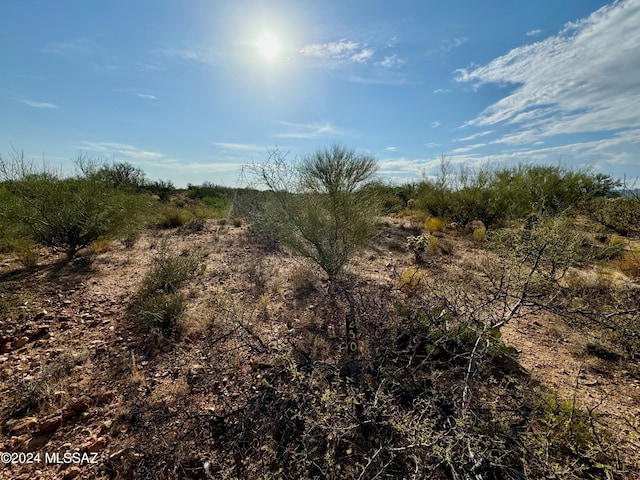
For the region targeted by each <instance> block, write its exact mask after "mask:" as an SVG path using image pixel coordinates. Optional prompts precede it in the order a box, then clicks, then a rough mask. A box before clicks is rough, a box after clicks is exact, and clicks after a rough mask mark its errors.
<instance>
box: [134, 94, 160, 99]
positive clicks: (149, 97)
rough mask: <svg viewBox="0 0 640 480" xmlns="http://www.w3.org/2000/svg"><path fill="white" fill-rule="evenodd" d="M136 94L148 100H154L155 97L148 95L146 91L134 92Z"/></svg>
mask: <svg viewBox="0 0 640 480" xmlns="http://www.w3.org/2000/svg"><path fill="white" fill-rule="evenodd" d="M136 96H138V97H140V98H147V99H149V100H155V99H156V98H157V97H156V96H155V95H149V94H148V93H136Z"/></svg>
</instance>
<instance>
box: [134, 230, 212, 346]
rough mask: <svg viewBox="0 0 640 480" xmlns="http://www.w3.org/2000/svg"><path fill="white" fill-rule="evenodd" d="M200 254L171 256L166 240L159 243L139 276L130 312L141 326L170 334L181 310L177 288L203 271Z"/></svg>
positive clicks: (181, 303)
mask: <svg viewBox="0 0 640 480" xmlns="http://www.w3.org/2000/svg"><path fill="white" fill-rule="evenodd" d="M203 267H204V265H201V264H200V257H199V256H198V255H196V254H190V253H188V252H185V253H184V254H182V255H175V254H174V253H172V252H171V251H170V249H169V246H168V245H167V243H166V242H164V241H163V242H162V243H160V245H159V247H158V251H157V253H156V255H154V256H153V258H152V266H151V268H150V269H149V271H148V272H147V274H146V275H145V276H144V278H143V279H142V283H141V285H140V287H139V289H138V298H137V299H136V300H135V301H134V303H133V305H132V306H131V313H132V314H133V315H134V317H135V318H136V319H137V321H138V323H139V324H140V326H142V328H144V329H147V330H154V331H158V332H160V333H161V334H163V335H164V336H170V335H171V334H172V333H173V332H175V330H176V322H177V321H178V319H179V318H180V316H181V315H182V313H183V312H184V309H185V301H184V298H183V296H182V295H181V294H180V292H179V290H180V288H182V287H183V286H184V285H185V284H186V283H187V282H189V281H190V280H192V279H193V278H194V277H195V276H196V275H198V274H201V273H202V272H203V271H204V268H203Z"/></svg>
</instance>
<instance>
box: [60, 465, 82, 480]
mask: <svg viewBox="0 0 640 480" xmlns="http://www.w3.org/2000/svg"><path fill="white" fill-rule="evenodd" d="M78 475H80V467H78V466H75V465H74V466H73V467H69V468H67V469H66V470H65V472H64V474H63V475H62V478H63V479H64V480H71V479H72V478H76V477H77V476H78Z"/></svg>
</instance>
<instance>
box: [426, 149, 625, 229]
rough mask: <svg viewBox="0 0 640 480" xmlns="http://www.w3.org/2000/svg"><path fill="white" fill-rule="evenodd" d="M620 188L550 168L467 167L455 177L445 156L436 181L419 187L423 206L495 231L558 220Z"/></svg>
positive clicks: (604, 180) (597, 178)
mask: <svg viewBox="0 0 640 480" xmlns="http://www.w3.org/2000/svg"><path fill="white" fill-rule="evenodd" d="M618 185H619V184H618V183H617V182H615V181H613V180H612V179H611V178H610V177H608V176H606V175H602V174H592V173H590V172H589V171H588V170H579V171H572V170H569V169H566V168H564V167H561V166H548V165H518V166H517V167H513V168H497V167H492V166H490V165H484V166H481V167H479V168H477V169H472V168H470V167H467V166H462V167H460V169H459V170H458V172H455V173H454V172H453V169H452V168H451V161H450V159H448V158H447V157H443V158H442V160H441V168H440V173H439V175H438V176H437V177H436V179H434V180H424V181H423V182H422V183H421V184H420V185H419V186H418V206H419V207H420V208H422V209H424V210H426V211H428V212H430V213H431V214H432V215H435V216H438V217H441V218H446V219H449V220H452V221H454V222H456V223H459V224H460V225H463V226H464V225H466V224H467V223H469V222H470V221H471V220H475V219H477V220H482V222H484V223H485V225H487V226H491V225H496V224H501V223H503V222H504V220H508V219H517V218H522V217H524V216H525V215H527V214H529V213H531V212H537V213H538V214H542V215H547V216H552V215H558V214H560V213H563V212H565V213H566V212H568V211H570V210H576V209H578V208H579V207H581V206H582V205H584V204H586V203H587V202H588V201H590V200H592V199H597V198H603V197H608V196H611V195H613V194H614V188H615V187H616V186H618Z"/></svg>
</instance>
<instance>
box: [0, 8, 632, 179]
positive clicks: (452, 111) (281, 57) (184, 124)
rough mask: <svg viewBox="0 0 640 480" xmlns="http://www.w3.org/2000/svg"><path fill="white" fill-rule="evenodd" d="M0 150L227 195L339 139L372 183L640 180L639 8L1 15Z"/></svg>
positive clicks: (33, 11)
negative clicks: (280, 156)
mask: <svg viewBox="0 0 640 480" xmlns="http://www.w3.org/2000/svg"><path fill="white" fill-rule="evenodd" d="M0 60H1V61H2V74H0V154H1V155H2V156H3V158H10V157H11V156H12V155H13V154H14V152H16V151H24V153H25V155H26V156H27V158H31V159H35V160H37V161H38V162H40V161H41V160H42V159H45V160H46V161H48V162H49V163H50V164H51V165H54V166H62V167H63V168H64V169H67V170H69V171H71V169H72V165H73V160H74V159H75V158H76V157H78V156H79V155H87V156H89V157H95V158H101V159H105V160H108V161H121V162H129V163H132V164H133V165H135V166H136V167H139V168H142V169H143V170H144V171H145V172H147V174H148V176H149V177H150V178H152V179H157V178H162V179H168V180H171V181H172V182H173V183H174V184H175V185H176V186H180V187H184V186H186V185H187V184H188V183H193V184H199V183H202V182H204V181H208V182H213V183H218V184H223V185H229V186H235V185H239V184H240V182H241V180H240V179H239V172H240V169H241V167H242V165H243V164H247V163H253V162H260V161H263V160H265V159H266V157H267V152H268V150H269V149H273V148H275V147H277V148H279V149H280V150H281V151H283V152H289V155H290V156H291V158H295V157H296V156H300V155H305V154H307V153H310V152H313V151H314V150H316V149H317V148H320V147H323V146H328V145H331V144H332V143H339V144H342V145H345V146H347V147H350V148H354V149H356V150H357V151H358V152H361V153H366V154H369V155H372V156H374V157H375V158H376V159H377V160H378V162H379V165H380V170H379V174H380V177H381V178H382V179H384V180H388V181H391V182H396V183H402V182H407V181H416V180H419V179H420V178H422V176H423V175H430V174H433V173H435V172H436V171H437V167H438V163H439V158H440V156H441V155H443V154H444V155H447V156H450V158H451V161H452V163H454V164H464V165H471V166H473V165H479V164H481V163H483V162H492V163H494V164H499V165H512V164H515V163H518V162H521V163H545V164H554V165H555V164H562V165H565V166H567V167H570V168H583V167H589V168H592V169H593V170H594V171H596V172H603V173H607V174H610V175H613V176H614V177H622V176H624V175H626V176H627V177H629V178H631V179H633V178H635V177H637V176H639V175H640V155H639V154H640V0H618V1H599V0H563V1H557V0H553V1H552V0H539V1H536V2H524V1H521V2H514V1H512V0H494V1H487V2H478V1H477V0H452V1H450V2H432V1H424V2H418V1H408V0H396V1H394V2H388V1H371V0H354V1H348V2H345V1H334V0H326V1H322V2H312V1H309V0H269V1H266V0H265V1H249V0H234V1H218V0H213V1H212V0H206V1H205V0H189V1H178V0H136V1H124V0H110V1H108V2H88V1H81V0H59V1H55V2H53V1H52V2H42V1H35V0H6V1H3V2H2V5H1V6H0Z"/></svg>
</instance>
